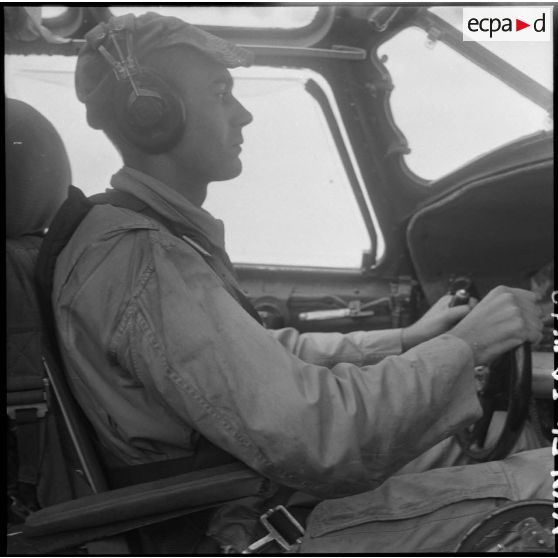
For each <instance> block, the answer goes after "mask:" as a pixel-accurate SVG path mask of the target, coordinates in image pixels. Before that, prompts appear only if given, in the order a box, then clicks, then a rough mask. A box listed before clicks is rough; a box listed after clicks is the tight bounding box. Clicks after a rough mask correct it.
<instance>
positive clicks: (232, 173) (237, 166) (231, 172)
mask: <svg viewBox="0 0 558 558" xmlns="http://www.w3.org/2000/svg"><path fill="white" fill-rule="evenodd" d="M220 170H221V172H219V174H218V175H216V176H214V177H213V180H212V182H223V181H225V180H232V179H233V178H236V177H237V176H239V175H240V173H241V172H242V161H241V160H240V159H237V160H236V161H235V162H234V163H232V164H230V165H227V168H226V169H225V168H223V169H220Z"/></svg>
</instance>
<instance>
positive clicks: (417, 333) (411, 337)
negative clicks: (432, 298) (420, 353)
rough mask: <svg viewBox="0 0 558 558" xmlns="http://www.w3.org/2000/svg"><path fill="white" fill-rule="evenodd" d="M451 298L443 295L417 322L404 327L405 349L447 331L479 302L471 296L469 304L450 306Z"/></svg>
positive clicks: (403, 345)
mask: <svg viewBox="0 0 558 558" xmlns="http://www.w3.org/2000/svg"><path fill="white" fill-rule="evenodd" d="M451 299H452V296H451V295H445V296H443V297H442V298H440V300H438V302H436V303H435V304H433V305H432V306H431V307H430V309H429V310H428V312H426V313H425V314H424V316H422V317H421V318H420V319H419V320H418V321H417V322H415V323H414V324H413V325H412V326H409V327H406V328H404V329H403V331H402V332H401V345H402V348H403V351H407V350H408V349H410V348H411V347H414V346H415V345H418V344H419V343H424V341H428V340H429V339H432V338H433V337H436V336H437V335H441V334H442V333H445V332H446V331H448V330H449V329H450V328H451V327H453V326H454V325H455V324H456V323H457V322H459V320H461V319H462V318H463V317H464V316H466V315H467V314H468V313H469V312H470V311H471V308H473V307H474V306H475V304H476V302H477V301H476V299H474V298H471V300H470V301H469V304H464V305H462V306H454V307H453V308H450V307H449V304H450V301H451Z"/></svg>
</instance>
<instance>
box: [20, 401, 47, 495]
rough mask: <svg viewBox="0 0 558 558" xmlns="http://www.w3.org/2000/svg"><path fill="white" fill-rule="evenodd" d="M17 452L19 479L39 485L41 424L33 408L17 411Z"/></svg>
mask: <svg viewBox="0 0 558 558" xmlns="http://www.w3.org/2000/svg"><path fill="white" fill-rule="evenodd" d="M15 422H16V438H17V453H18V460H19V467H18V479H17V480H18V481H19V482H24V483H27V484H31V485H33V486H36V485H37V481H38V479H39V468H40V460H41V447H42V443H41V442H42V440H41V424H42V421H39V417H38V416H37V410H36V409H33V408H27V409H17V410H16V411H15Z"/></svg>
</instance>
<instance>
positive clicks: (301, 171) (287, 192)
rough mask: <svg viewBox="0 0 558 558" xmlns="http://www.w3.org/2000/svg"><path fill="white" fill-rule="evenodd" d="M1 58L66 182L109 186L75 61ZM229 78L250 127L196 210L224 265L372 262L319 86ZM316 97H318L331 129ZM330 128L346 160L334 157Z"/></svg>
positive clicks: (289, 74)
mask: <svg viewBox="0 0 558 558" xmlns="http://www.w3.org/2000/svg"><path fill="white" fill-rule="evenodd" d="M5 62H6V66H5V67H6V93H7V95H8V96H9V97H12V98H16V99H20V100H22V101H25V102H27V103H29V104H30V105H31V106H33V107H35V108H36V109H38V110H39V111H40V112H41V113H42V114H44V115H45V116H46V117H47V118H48V119H49V120H50V121H51V122H52V123H53V124H54V125H55V126H56V128H57V130H58V131H59V133H60V135H61V136H62V138H63V140H64V143H65V145H66V148H67V150H68V155H69V158H70V162H71V166H72V179H73V183H74V184H75V185H76V186H78V187H79V188H81V189H82V190H83V191H84V192H85V193H86V194H87V195H90V194H94V193H98V192H102V191H104V190H105V189H106V188H108V186H109V182H110V177H111V175H112V174H113V173H114V172H116V170H118V169H119V168H120V166H121V165H122V162H121V160H120V156H119V155H118V153H117V152H116V150H115V148H114V147H113V146H112V144H111V143H110V142H109V141H108V139H107V138H106V137H105V135H104V134H103V133H102V132H100V131H99V130H93V129H91V128H90V127H89V126H88V125H87V122H86V117H85V108H84V106H83V105H82V104H81V103H80V102H79V101H78V100H77V98H76V96H75V92H74V67H75V59H74V58H71V57H65V56H50V57H48V58H47V59H45V57H44V56H36V55H30V56H19V55H10V56H6V57H5ZM232 74H233V77H234V80H235V87H234V94H235V96H236V97H237V98H238V99H239V100H240V101H241V102H242V103H243V104H244V105H245V106H246V108H247V109H248V110H250V112H252V114H253V115H254V121H253V123H252V124H250V126H247V127H246V128H245V129H244V132H243V135H244V144H243V146H242V151H243V153H242V156H241V159H242V162H243V168H244V170H243V172H242V174H241V175H240V176H239V177H238V178H236V179H234V180H231V181H228V182H226V183H213V184H211V185H210V188H209V195H208V199H207V201H206V204H205V207H206V208H207V209H208V210H209V211H210V212H211V213H212V214H213V215H215V216H216V217H218V218H221V219H223V220H224V221H225V223H227V250H228V252H229V254H230V256H231V259H232V260H233V262H234V263H241V264H248V265H250V264H254V265H268V266H295V267H325V268H342V269H360V268H361V266H362V263H363V255H364V254H365V253H368V254H370V253H374V252H375V255H376V258H377V259H379V258H381V257H382V256H383V252H384V241H383V239H382V237H381V234H380V232H379V229H378V228H377V226H376V225H377V223H376V220H375V216H374V214H373V211H372V207H371V205H370V200H369V199H368V196H367V194H366V192H365V190H364V187H363V184H362V179H361V177H360V172H359V169H358V165H357V164H356V161H355V160H354V155H353V154H352V151H351V150H350V145H349V141H348V139H347V138H346V132H345V131H344V128H343V127H342V124H341V119H340V116H339V115H338V108H337V107H336V105H335V102H334V99H333V94H332V92H331V88H330V87H329V84H328V83H327V82H326V80H325V79H324V78H323V77H322V76H321V75H320V74H317V73H316V72H312V71H310V70H305V69H294V68H272V67H262V66H253V67H251V68H238V69H234V70H232ZM316 92H321V93H322V95H323V96H324V97H325V99H326V102H327V103H328V109H329V111H331V112H332V114H333V118H334V123H332V122H331V121H330V120H328V118H327V117H326V114H325V112H324V107H323V106H322V104H321V103H320V102H319V101H318V98H320V97H319V96H318V97H317V95H316ZM332 125H336V126H337V127H338V129H339V133H340V135H341V136H342V137H343V145H344V146H345V147H344V149H345V150H347V152H348V159H350V162H347V161H344V160H343V157H342V156H341V153H340V146H339V145H338V144H337V143H336V140H335V139H334V134H333V132H332V129H331V126H332ZM348 165H349V166H350V167H351V168H350V169H349V168H348V167H347V166H348ZM351 176H352V177H356V179H355V178H351ZM354 188H360V189H361V199H364V201H365V203H366V206H365V207H360V206H359V204H358V203H357V201H356V196H355V193H354V191H353V190H354ZM371 219H372V220H373V223H374V224H372V221H371ZM247 223H250V226H247ZM367 223H368V224H367ZM252 224H253V225H252ZM341 224H342V226H341ZM254 230H258V234H257V235H255V234H253V231H254Z"/></svg>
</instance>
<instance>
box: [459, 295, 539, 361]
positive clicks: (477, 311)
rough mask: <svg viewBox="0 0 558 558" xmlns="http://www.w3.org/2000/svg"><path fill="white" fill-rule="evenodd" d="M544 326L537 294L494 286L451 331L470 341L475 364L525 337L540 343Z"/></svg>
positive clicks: (505, 349)
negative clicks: (537, 303) (537, 302)
mask: <svg viewBox="0 0 558 558" xmlns="http://www.w3.org/2000/svg"><path fill="white" fill-rule="evenodd" d="M542 328H543V319H542V315H541V312H540V310H539V308H538V307H537V305H536V295H535V294H534V293H532V292H530V291H525V290H523V289H512V288H510V287H502V286H500V287H496V288H495V289H493V290H491V291H490V292H489V293H488V294H487V295H486V296H485V297H484V298H483V299H482V300H481V301H480V302H479V303H478V304H477V305H476V306H475V307H474V308H473V309H472V310H471V311H470V312H468V313H467V315H466V316H465V317H464V318H463V319H462V320H461V321H460V322H459V323H458V324H457V325H456V326H455V327H454V328H453V329H451V330H450V331H449V333H451V334H452V335H455V336H456V337H459V338H460V339H463V341H465V342H466V343H468V344H469V345H470V347H471V348H472V349H473V353H474V355H475V365H488V364H490V363H491V362H492V361H493V360H494V359H495V358H496V357H498V356H500V355H501V354H503V353H505V352H507V351H509V350H510V349H513V348H515V347H517V346H519V345H521V344H522V343H524V342H526V341H530V342H531V343H538V342H539V341H540V340H541V338H542Z"/></svg>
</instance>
